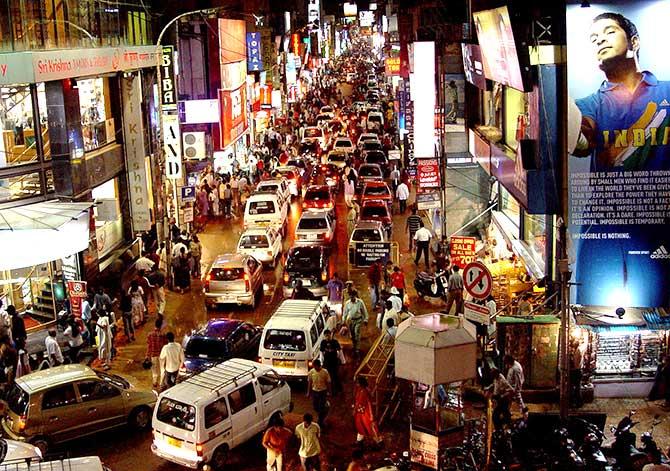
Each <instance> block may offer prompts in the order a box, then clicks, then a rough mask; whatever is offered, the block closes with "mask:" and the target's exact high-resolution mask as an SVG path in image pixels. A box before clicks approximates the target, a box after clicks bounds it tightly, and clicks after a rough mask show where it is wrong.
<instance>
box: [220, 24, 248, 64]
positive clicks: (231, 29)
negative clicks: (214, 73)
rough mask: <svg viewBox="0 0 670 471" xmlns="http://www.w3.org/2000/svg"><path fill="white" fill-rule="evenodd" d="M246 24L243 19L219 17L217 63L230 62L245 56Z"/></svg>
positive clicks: (238, 60) (239, 60)
mask: <svg viewBox="0 0 670 471" xmlns="http://www.w3.org/2000/svg"><path fill="white" fill-rule="evenodd" d="M246 33H247V25H246V22H245V21H244V20H231V19H228V18H219V63H220V64H230V63H232V62H241V61H244V60H245V59H246V58H247V51H246V48H245V46H246V41H245V40H246Z"/></svg>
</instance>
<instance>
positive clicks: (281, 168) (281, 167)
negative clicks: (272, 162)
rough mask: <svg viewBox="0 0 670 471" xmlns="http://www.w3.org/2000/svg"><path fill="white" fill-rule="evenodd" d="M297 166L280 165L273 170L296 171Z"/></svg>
mask: <svg viewBox="0 0 670 471" xmlns="http://www.w3.org/2000/svg"><path fill="white" fill-rule="evenodd" d="M297 171H298V167H296V166H295V165H280V166H279V167H275V172H297Z"/></svg>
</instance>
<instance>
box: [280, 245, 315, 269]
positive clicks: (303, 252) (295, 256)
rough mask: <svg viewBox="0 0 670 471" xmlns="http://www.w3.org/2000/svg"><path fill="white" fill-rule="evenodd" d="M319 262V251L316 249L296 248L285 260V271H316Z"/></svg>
mask: <svg viewBox="0 0 670 471" xmlns="http://www.w3.org/2000/svg"><path fill="white" fill-rule="evenodd" d="M320 261H321V251H320V249H319V248H317V247H296V248H294V249H293V250H292V251H291V252H290V253H289V256H288V259H287V260H286V269H287V270H295V269H300V270H306V271H310V270H318V269H319V268H320V267H319V263H320Z"/></svg>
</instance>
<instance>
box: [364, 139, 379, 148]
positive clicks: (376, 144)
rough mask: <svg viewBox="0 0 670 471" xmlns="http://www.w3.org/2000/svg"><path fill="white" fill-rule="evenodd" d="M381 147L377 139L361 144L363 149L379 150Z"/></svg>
mask: <svg viewBox="0 0 670 471" xmlns="http://www.w3.org/2000/svg"><path fill="white" fill-rule="evenodd" d="M381 148H382V145H381V144H380V143H379V141H371V140H369V141H365V143H364V144H363V150H380V149H381Z"/></svg>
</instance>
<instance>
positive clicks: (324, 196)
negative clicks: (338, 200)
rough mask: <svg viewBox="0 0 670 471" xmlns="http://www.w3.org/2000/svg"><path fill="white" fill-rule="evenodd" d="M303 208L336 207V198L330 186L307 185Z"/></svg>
mask: <svg viewBox="0 0 670 471" xmlns="http://www.w3.org/2000/svg"><path fill="white" fill-rule="evenodd" d="M302 207H303V209H306V210H310V209H333V208H334V207H335V198H333V194H332V192H331V188H330V186H328V185H327V184H326V185H311V186H309V187H307V191H306V192H305V196H304V197H303V199H302Z"/></svg>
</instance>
